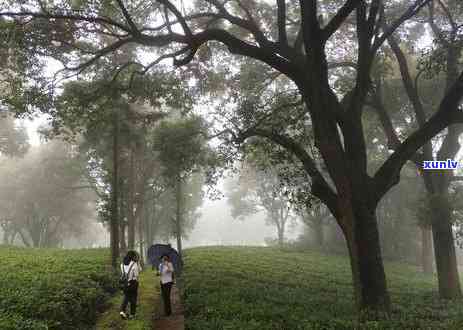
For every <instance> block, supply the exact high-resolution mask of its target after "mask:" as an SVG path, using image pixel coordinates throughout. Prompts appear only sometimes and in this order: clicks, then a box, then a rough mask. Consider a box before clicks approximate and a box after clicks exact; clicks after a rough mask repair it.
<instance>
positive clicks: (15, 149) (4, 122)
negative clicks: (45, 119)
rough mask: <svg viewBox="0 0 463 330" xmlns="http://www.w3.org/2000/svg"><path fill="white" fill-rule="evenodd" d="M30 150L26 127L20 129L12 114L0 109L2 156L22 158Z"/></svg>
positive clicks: (0, 148) (0, 147)
mask: <svg viewBox="0 0 463 330" xmlns="http://www.w3.org/2000/svg"><path fill="white" fill-rule="evenodd" d="M28 148H29V143H28V136H27V132H26V129H25V127H23V126H19V127H18V126H17V125H16V124H15V122H14V118H13V116H12V114H11V113H9V112H7V111H2V110H1V108H0V155H6V156H22V155H24V153H26V152H27V150H28Z"/></svg>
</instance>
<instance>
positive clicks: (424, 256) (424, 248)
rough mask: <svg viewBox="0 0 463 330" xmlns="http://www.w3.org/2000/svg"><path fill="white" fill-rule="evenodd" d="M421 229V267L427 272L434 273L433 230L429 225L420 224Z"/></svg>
mask: <svg viewBox="0 0 463 330" xmlns="http://www.w3.org/2000/svg"><path fill="white" fill-rule="evenodd" d="M420 230H421V267H422V269H423V272H424V273H426V274H432V272H433V266H432V232H431V228H430V227H428V226H420Z"/></svg>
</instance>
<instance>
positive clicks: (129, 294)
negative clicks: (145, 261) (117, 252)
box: [119, 251, 140, 319]
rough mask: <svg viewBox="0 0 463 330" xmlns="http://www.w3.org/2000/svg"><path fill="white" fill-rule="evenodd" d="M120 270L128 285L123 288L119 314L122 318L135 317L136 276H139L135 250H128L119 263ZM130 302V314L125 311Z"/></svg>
mask: <svg viewBox="0 0 463 330" xmlns="http://www.w3.org/2000/svg"><path fill="white" fill-rule="evenodd" d="M121 272H122V273H124V274H126V276H127V280H128V285H127V287H126V288H125V289H124V298H123V300H122V304H121V311H120V313H119V314H120V315H121V317H122V318H124V319H126V318H127V317H129V318H133V317H135V313H136V312H137V297H138V277H139V276H140V266H139V265H138V254H137V252H135V251H128V252H127V255H126V256H125V257H124V260H123V262H122V264H121ZM129 303H130V315H129V316H127V314H126V313H125V311H126V309H127V305H128V304H129Z"/></svg>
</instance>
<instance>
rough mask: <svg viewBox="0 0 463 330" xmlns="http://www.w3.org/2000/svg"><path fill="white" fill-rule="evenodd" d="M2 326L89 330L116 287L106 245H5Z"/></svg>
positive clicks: (1, 251)
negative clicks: (58, 247)
mask: <svg viewBox="0 0 463 330" xmlns="http://www.w3.org/2000/svg"><path fill="white" fill-rule="evenodd" d="M0 258H1V261H0V265H1V267H0V282H1V285H0V329H2V330H10V329H11V330H13V329H14V330H23V329H24V330H25V329H27V330H39V329H60V330H61V329H64V330H65V329H89V328H91V326H92V324H94V322H95V318H96V314H97V311H98V309H99V308H100V307H101V306H102V304H103V303H104V301H105V300H106V299H107V297H108V295H109V294H111V293H113V292H114V291H115V288H116V284H117V283H116V279H115V278H114V276H113V275H112V273H111V272H110V269H109V268H108V267H107V264H108V260H109V255H108V251H107V250H105V249H91V250H46V249H40V250H39V249H25V248H13V247H6V246H0Z"/></svg>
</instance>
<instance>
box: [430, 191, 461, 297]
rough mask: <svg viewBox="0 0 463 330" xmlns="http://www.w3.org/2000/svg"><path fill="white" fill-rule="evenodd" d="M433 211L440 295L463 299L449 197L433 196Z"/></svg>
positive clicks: (444, 195) (433, 232) (433, 230)
mask: <svg viewBox="0 0 463 330" xmlns="http://www.w3.org/2000/svg"><path fill="white" fill-rule="evenodd" d="M431 209H432V212H431V213H432V224H431V226H432V236H433V239H434V255H435V259H436V269H437V273H438V282H439V295H440V297H441V298H444V299H451V298H457V297H461V288H460V278H459V276H458V268H457V259H456V253H455V244H454V239H453V231H452V221H451V208H450V205H449V200H448V195H447V194H439V195H437V196H433V198H432V200H431Z"/></svg>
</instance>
